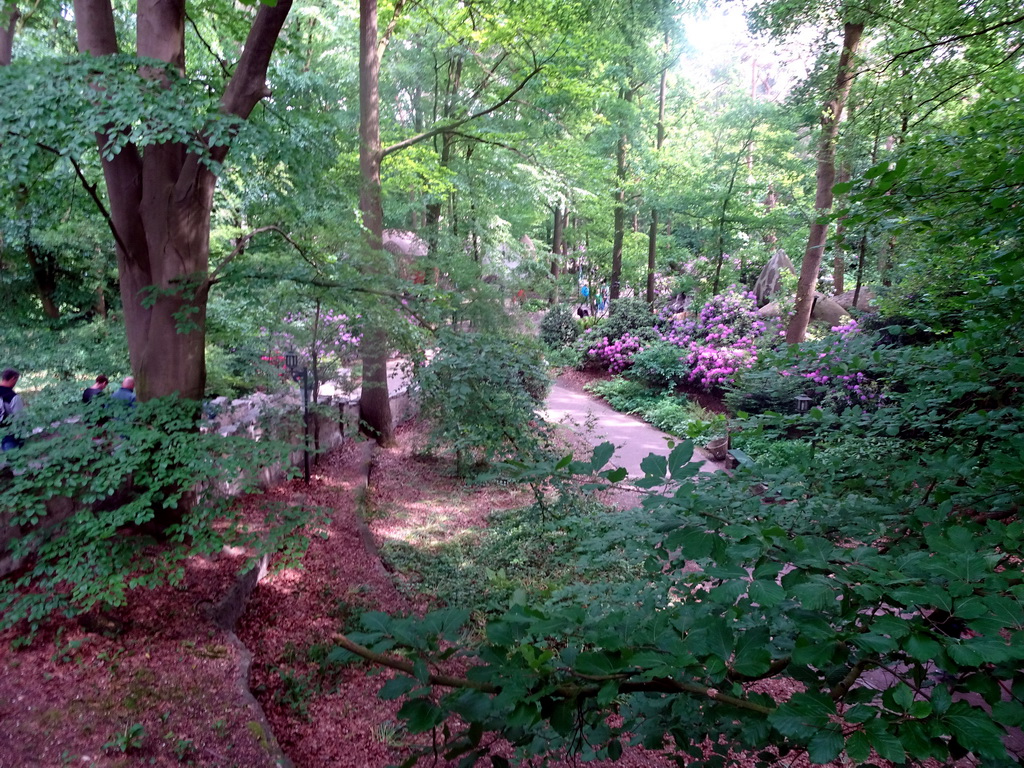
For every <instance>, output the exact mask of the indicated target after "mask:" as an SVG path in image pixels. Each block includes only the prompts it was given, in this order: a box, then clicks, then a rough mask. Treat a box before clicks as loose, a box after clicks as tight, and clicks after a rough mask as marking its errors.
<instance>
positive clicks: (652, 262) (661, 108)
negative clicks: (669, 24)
mask: <svg viewBox="0 0 1024 768" xmlns="http://www.w3.org/2000/svg"><path fill="white" fill-rule="evenodd" d="M668 47H669V34H668V31H667V30H666V31H665V51H666V53H667V52H668ZM667 90H668V67H666V68H665V69H663V70H661V82H660V83H659V84H658V126H657V131H658V132H657V135H656V137H655V139H654V151H655V152H656V153H658V154H660V153H661V147H662V145H663V144H664V143H665V94H666V92H667ZM657 266H658V209H657V207H656V206H651V228H650V231H649V233H648V236H647V297H646V298H647V303H648V304H649V305H650V307H651V309H654V272H655V270H656V269H657Z"/></svg>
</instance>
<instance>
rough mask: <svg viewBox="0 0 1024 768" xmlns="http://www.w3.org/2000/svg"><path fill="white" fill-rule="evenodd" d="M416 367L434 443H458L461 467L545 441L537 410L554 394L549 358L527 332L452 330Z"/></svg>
mask: <svg viewBox="0 0 1024 768" xmlns="http://www.w3.org/2000/svg"><path fill="white" fill-rule="evenodd" d="M439 342H440V343H439V348H438V351H437V353H436V354H435V355H434V358H433V360H431V361H430V363H429V365H426V366H424V367H422V368H420V369H419V371H417V374H416V378H417V382H418V384H419V389H420V397H421V413H422V415H423V417H424V418H426V419H427V420H428V421H430V422H431V424H432V427H433V429H432V434H431V443H432V445H433V446H435V447H438V446H444V447H446V448H448V449H450V450H452V451H454V453H455V455H456V458H457V461H458V464H459V467H460V469H465V468H466V464H467V462H468V460H470V459H475V460H477V461H479V462H482V463H487V462H489V461H491V460H492V459H494V458H496V457H498V456H501V455H506V454H508V453H512V452H525V453H529V452H530V451H532V450H533V449H535V448H537V447H538V446H539V444H540V437H541V434H540V430H538V428H537V426H536V424H537V423H538V422H539V420H540V418H539V416H538V415H537V410H538V409H539V408H540V406H541V404H542V403H543V401H544V397H545V395H546V394H547V390H548V386H549V385H550V380H549V379H548V376H547V372H546V368H545V366H544V358H543V355H542V353H541V350H540V347H539V345H538V344H537V343H536V342H533V343H531V341H530V340H529V339H527V338H526V337H524V336H516V337H505V336H496V335H490V334H475V333H454V332H445V333H443V334H442V335H441V336H440V338H439Z"/></svg>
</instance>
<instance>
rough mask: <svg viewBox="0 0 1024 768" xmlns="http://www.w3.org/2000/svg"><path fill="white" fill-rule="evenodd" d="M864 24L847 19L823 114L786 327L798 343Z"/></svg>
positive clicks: (824, 232) (808, 308)
mask: <svg viewBox="0 0 1024 768" xmlns="http://www.w3.org/2000/svg"><path fill="white" fill-rule="evenodd" d="M863 32H864V25H863V24H851V23H847V24H846V25H844V27H843V50H842V52H841V53H840V55H839V71H838V72H837V73H836V81H835V84H834V85H833V87H832V94H831V99H830V100H829V101H828V102H827V103H826V104H825V109H824V112H823V114H822V118H821V129H822V130H821V141H820V143H819V145H818V177H817V178H818V184H817V190H816V193H815V196H814V208H815V211H816V218H815V220H814V222H813V223H812V224H811V231H810V235H809V237H808V238H807V250H806V251H804V260H803V263H802V264H801V265H800V280H799V282H798V283H797V289H796V307H795V310H794V314H793V319H792V320H790V322H789V327H788V328H787V329H786V341H787V342H788V343H790V344H798V343H800V342H801V341H803V340H804V336H805V335H806V333H807V324H808V323H809V322H810V320H811V309H812V307H813V306H814V287H815V284H816V283H817V282H818V270H819V269H820V268H821V258H822V253H823V252H824V250H825V240H826V237H827V235H828V221H827V214H828V211H829V210H830V209H831V208H832V187H833V186H834V185H835V179H836V138H837V137H838V135H839V121H840V119H841V118H842V115H843V105H844V104H845V103H846V97H847V96H848V95H849V93H850V87H851V86H852V85H853V80H854V77H855V76H856V73H855V72H854V70H853V67H852V66H851V65H852V63H853V57H854V56H855V55H856V53H857V47H858V46H859V45H860V39H861V35H862V34H863Z"/></svg>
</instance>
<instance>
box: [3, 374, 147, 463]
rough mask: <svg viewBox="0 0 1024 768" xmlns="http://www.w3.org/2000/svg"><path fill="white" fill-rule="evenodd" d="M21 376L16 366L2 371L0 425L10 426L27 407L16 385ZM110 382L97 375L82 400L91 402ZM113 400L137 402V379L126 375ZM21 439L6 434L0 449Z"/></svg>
mask: <svg viewBox="0 0 1024 768" xmlns="http://www.w3.org/2000/svg"><path fill="white" fill-rule="evenodd" d="M19 378H21V372H20V371H18V370H17V369H15V368H4V370H3V372H0V427H10V425H11V422H12V421H13V420H14V417H15V416H17V415H18V413H20V412H21V411H23V410H24V408H25V401H24V400H22V398H21V395H19V394H18V393H17V392H16V391H15V389H14V387H15V386H16V385H17V383H18V379H19ZM109 382H110V379H108V378H107V377H106V376H104V375H103V374H102V373H101V374H100V375H99V376H97V377H96V382H95V383H94V384H92V385H91V386H89V387H87V388H86V389H85V391H84V392H82V402H83V403H89V402H92V400H93V399H94V398H95V397H96V396H97V395H99V394H100V393H101V392H102V391H103V390H104V389H106V388H107V384H108V383H109ZM110 399H111V400H118V401H121V402H124V403H127V404H129V405H134V404H135V379H134V377H132V376H127V377H125V379H124V381H122V382H121V388H120V389H118V390H117V391H116V392H114V393H113V394H112V395H110ZM21 442H22V441H21V440H20V439H18V437H17V436H16V435H13V434H5V435H4V436H3V438H2V439H0V450H3V451H10V450H13V449H14V448H17V447H19V446H20V445H21Z"/></svg>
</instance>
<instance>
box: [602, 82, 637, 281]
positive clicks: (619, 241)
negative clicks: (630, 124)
mask: <svg viewBox="0 0 1024 768" xmlns="http://www.w3.org/2000/svg"><path fill="white" fill-rule="evenodd" d="M619 98H621V99H622V100H623V101H625V102H626V103H627V104H632V103H633V91H632V89H628V88H623V89H622V90H621V91H620V92H619ZM628 151H629V135H628V134H627V133H626V130H625V128H623V130H622V133H620V134H619V141H618V144H617V145H616V149H615V180H616V187H615V194H614V199H615V208H614V211H613V225H614V234H613V235H612V276H611V281H610V282H611V286H610V288H609V291H608V298H609V299H611V300H612V301H615V299H617V298H619V293H620V290H621V283H622V246H623V243H624V242H625V239H626V170H627V168H628V164H627V162H626V160H627V154H628Z"/></svg>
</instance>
